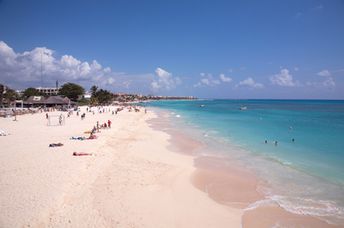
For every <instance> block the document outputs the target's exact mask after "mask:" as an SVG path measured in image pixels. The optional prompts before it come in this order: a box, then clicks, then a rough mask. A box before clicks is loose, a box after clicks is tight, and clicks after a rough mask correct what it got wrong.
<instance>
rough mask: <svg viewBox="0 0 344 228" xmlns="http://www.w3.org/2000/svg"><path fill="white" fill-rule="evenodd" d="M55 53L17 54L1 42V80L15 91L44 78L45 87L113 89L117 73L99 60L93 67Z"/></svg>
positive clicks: (38, 49) (44, 50)
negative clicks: (59, 84)
mask: <svg viewBox="0 0 344 228" xmlns="http://www.w3.org/2000/svg"><path fill="white" fill-rule="evenodd" d="M54 53H55V52H54V51H53V50H51V49H48V48H46V47H36V48H34V49H33V50H31V51H25V52H23V53H16V52H14V51H13V49H12V48H11V47H9V46H8V45H7V44H6V43H5V42H3V41H0V72H1V75H0V79H1V82H2V83H5V84H9V85H11V86H14V87H21V88H23V87H27V86H37V85H40V84H41V83H40V82H41V75H42V76H43V83H44V85H50V86H53V85H54V82H55V81H56V80H59V81H60V82H62V83H64V82H76V83H81V84H87V86H89V84H101V85H113V84H114V83H115V79H114V77H115V76H116V73H115V72H112V70H111V68H109V67H106V68H103V67H102V66H101V65H100V64H99V63H98V62H97V61H96V60H93V61H92V62H91V63H88V62H87V61H81V60H79V59H77V58H75V57H73V56H71V55H63V56H62V57H60V58H58V57H56V56H55V55H54Z"/></svg>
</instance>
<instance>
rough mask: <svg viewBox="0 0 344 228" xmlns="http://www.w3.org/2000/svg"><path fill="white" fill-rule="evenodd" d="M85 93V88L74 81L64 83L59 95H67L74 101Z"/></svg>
mask: <svg viewBox="0 0 344 228" xmlns="http://www.w3.org/2000/svg"><path fill="white" fill-rule="evenodd" d="M84 93H85V89H84V88H83V87H82V86H80V85H78V84H74V83H66V84H64V85H63V86H62V87H61V89H60V91H59V95H62V96H66V97H68V98H69V99H71V100H72V101H77V100H78V99H79V98H80V97H81V96H82V95H83V94H84Z"/></svg>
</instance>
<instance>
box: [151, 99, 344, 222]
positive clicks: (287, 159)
mask: <svg viewBox="0 0 344 228" xmlns="http://www.w3.org/2000/svg"><path fill="white" fill-rule="evenodd" d="M148 106H151V107H157V108H160V109H164V110H168V111H169V112H170V114H171V115H172V116H173V118H175V119H176V120H177V122H179V126H180V127H183V128H190V129H191V128H192V129H194V130H196V131H198V132H200V134H199V135H201V136H202V137H203V139H201V140H203V141H206V142H208V144H209V145H210V146H212V145H213V146H214V145H216V146H217V147H221V148H222V149H221V150H222V151H223V152H224V153H228V155H230V156H231V157H234V158H236V159H238V160H240V161H241V162H243V163H244V164H245V165H246V166H247V167H249V168H251V169H253V170H254V171H255V172H256V173H257V174H258V176H260V177H261V178H262V179H264V180H265V181H266V182H267V183H268V186H269V187H270V188H269V189H264V190H262V191H264V193H265V195H266V196H267V199H266V200H264V202H256V203H255V204H254V205H252V207H255V206H257V205H259V204H260V203H262V204H265V203H266V202H267V201H273V202H275V203H278V204H279V205H281V206H282V207H284V208H285V209H287V210H288V211H291V212H294V213H299V214H309V215H315V216H320V217H322V218H324V219H325V220H327V221H329V222H331V223H340V224H342V223H344V101H330V100H192V101H155V102H150V103H148ZM240 107H246V108H247V109H245V110H241V109H240ZM265 140H266V141H267V143H265ZM275 142H277V145H276V144H275Z"/></svg>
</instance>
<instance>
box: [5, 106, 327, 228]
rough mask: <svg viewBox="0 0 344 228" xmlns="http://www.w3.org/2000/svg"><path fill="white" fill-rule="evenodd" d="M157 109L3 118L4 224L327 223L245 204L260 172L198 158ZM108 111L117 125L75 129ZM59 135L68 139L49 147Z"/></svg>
mask: <svg viewBox="0 0 344 228" xmlns="http://www.w3.org/2000/svg"><path fill="white" fill-rule="evenodd" d="M54 114H56V115H57V114H59V113H54ZM156 117H157V115H156V114H155V113H154V112H148V113H147V114H144V112H138V113H134V112H127V111H125V112H120V113H119V114H118V115H112V114H111V112H106V113H102V114H99V113H96V114H95V115H92V114H91V113H87V114H86V118H85V119H84V120H80V117H77V116H76V115H75V113H74V115H72V116H71V117H70V118H67V119H66V124H65V125H64V126H57V127H50V126H46V120H45V113H39V114H34V115H24V116H20V118H18V121H17V122H13V121H12V119H0V128H1V129H2V130H5V131H7V132H9V133H10V135H9V136H2V137H0V145H1V148H2V149H1V152H0V210H1V212H2V213H1V214H0V227H241V226H242V225H243V227H253V226H254V227H270V226H272V225H274V224H277V223H276V222H278V224H284V225H290V223H283V221H289V222H290V221H294V223H291V224H298V225H306V226H305V227H324V226H327V224H326V223H323V222H321V221H320V220H317V219H314V218H310V217H305V216H299V217H297V218H295V217H291V216H294V215H290V213H289V214H288V213H287V212H285V211H284V210H282V211H281V209H280V208H272V209H271V208H267V209H264V208H263V209H262V208H260V209H259V210H251V211H245V210H244V208H245V207H247V205H249V204H250V203H253V202H255V201H257V200H259V199H262V196H261V195H259V193H258V192H257V191H256V186H257V181H258V180H257V179H256V177H255V176H254V175H252V174H251V173H248V172H247V171H245V170H242V169H238V168H236V167H232V168H231V169H228V167H227V166H226V167H225V168H224V167H221V166H219V164H221V162H219V161H214V159H215V158H207V157H197V158H196V157H195V153H194V151H196V150H197V149H198V148H199V147H200V146H202V145H200V144H199V142H197V141H194V140H192V139H189V138H187V136H186V135H182V134H180V133H178V132H174V133H173V132H172V133H171V132H170V133H166V132H165V131H162V130H164V126H163V125H159V123H157V122H156V123H154V120H156ZM108 119H110V120H111V121H112V123H113V125H112V128H111V129H106V130H102V132H101V133H99V134H97V135H98V139H96V140H85V141H77V140H70V139H69V138H70V137H72V136H86V135H85V134H83V132H84V131H87V130H90V129H91V128H92V127H93V125H95V123H96V121H99V122H100V123H103V122H106V121H107V120H108ZM57 142H61V143H63V144H64V146H63V147H58V148H49V147H48V145H49V144H50V143H57ZM175 150H179V151H181V152H184V153H175V152H174V151H175ZM73 152H86V153H92V154H93V156H85V157H73V156H72V153H73ZM195 158H196V159H195ZM214 164H216V166H214ZM229 174H230V175H229ZM209 183H212V184H213V185H212V187H211V188H209ZM214 183H215V184H214ZM205 189H208V190H207V191H206V192H205ZM262 210H268V211H269V212H268V214H269V215H273V214H274V213H275V214H276V216H266V211H265V212H264V211H263V212H262ZM276 218H277V219H276ZM290 218H295V219H294V220H290ZM258 221H259V222H258Z"/></svg>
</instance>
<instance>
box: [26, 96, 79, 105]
mask: <svg viewBox="0 0 344 228" xmlns="http://www.w3.org/2000/svg"><path fill="white" fill-rule="evenodd" d="M76 104H77V103H76V102H73V101H71V100H69V99H68V98H67V97H61V96H50V97H48V98H45V97H43V96H30V97H29V98H28V99H26V101H24V106H26V107H56V106H75V105H76Z"/></svg>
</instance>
